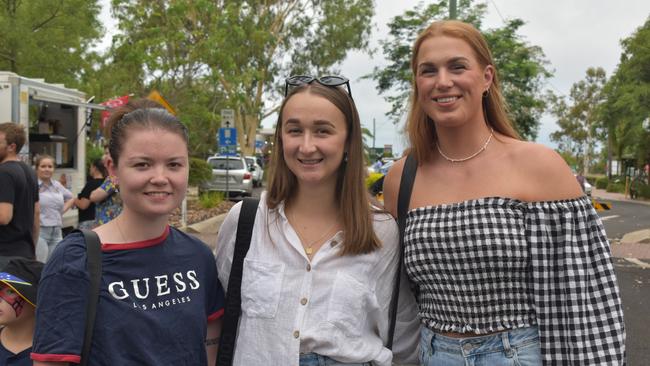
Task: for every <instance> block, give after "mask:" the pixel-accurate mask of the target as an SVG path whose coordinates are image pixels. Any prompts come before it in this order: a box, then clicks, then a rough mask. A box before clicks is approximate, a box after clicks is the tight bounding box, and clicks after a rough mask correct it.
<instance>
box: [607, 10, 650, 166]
mask: <svg viewBox="0 0 650 366" xmlns="http://www.w3.org/2000/svg"><path fill="white" fill-rule="evenodd" d="M621 44H622V46H623V53H622V54H621V61H620V63H619V65H618V67H617V69H616V71H615V72H614V74H613V75H612V77H611V78H610V79H609V81H608V83H607V85H606V86H605V91H604V94H605V98H606V101H605V103H603V106H602V109H601V115H602V120H603V123H602V129H603V130H604V131H605V133H606V134H607V140H608V147H609V151H610V153H609V160H610V161H611V159H612V156H615V157H616V158H617V159H619V160H620V159H622V158H623V157H627V156H632V157H634V158H635V159H636V166H637V167H639V168H641V167H643V166H644V165H645V164H648V163H650V126H648V125H649V124H650V47H648V45H650V18H648V19H647V20H646V22H645V23H644V24H643V25H642V26H641V27H639V28H638V29H637V30H636V31H635V32H634V34H632V35H631V36H630V37H628V38H626V39H624V40H623V41H621ZM644 124H645V125H644Z"/></svg>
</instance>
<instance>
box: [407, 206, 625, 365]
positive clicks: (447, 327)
mask: <svg viewBox="0 0 650 366" xmlns="http://www.w3.org/2000/svg"><path fill="white" fill-rule="evenodd" d="M404 242H405V266H406V270H407V273H408V275H409V278H410V280H411V281H412V283H413V285H414V287H415V292H416V296H417V298H418V303H419V306H420V317H421V318H422V321H423V322H424V324H425V325H426V326H427V327H429V328H431V329H433V330H435V331H442V332H458V333H474V334H486V333H491V332H495V331H500V330H506V329H514V328H520V327H526V326H531V325H537V326H538V327H539V332H540V343H541V347H542V356H543V360H544V364H553V365H555V364H558V365H560V364H561V365H566V364H570V365H601V364H602V365H605V364H606V365H612V364H616V365H618V364H623V363H624V353H625V345H624V340H625V331H624V327H623V312H622V308H621V302H620V298H619V293H618V287H617V284H616V277H615V274H614V267H613V265H612V262H611V254H610V249H609V243H608V241H607V237H606V235H605V231H604V229H603V226H602V223H601V221H600V219H599V217H598V215H597V214H596V211H595V210H594V209H593V207H592V206H591V202H590V200H589V198H587V197H581V198H576V199H571V200H562V201H547V202H523V201H519V200H516V199H511V198H499V197H490V198H481V199H475V200H469V201H464V202H460V203H454V204H446V205H439V206H426V207H420V208H416V209H413V210H411V211H409V213H408V216H407V226H406V232H405V241H404Z"/></svg>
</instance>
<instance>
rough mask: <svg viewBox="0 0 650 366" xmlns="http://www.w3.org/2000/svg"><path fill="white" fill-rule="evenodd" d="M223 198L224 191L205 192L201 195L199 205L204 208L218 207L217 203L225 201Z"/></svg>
mask: <svg viewBox="0 0 650 366" xmlns="http://www.w3.org/2000/svg"><path fill="white" fill-rule="evenodd" d="M223 199H224V194H223V192H204V193H201V194H200V195H199V206H201V207H202V208H213V207H217V205H219V204H220V203H221V202H223Z"/></svg>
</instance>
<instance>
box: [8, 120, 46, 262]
mask: <svg viewBox="0 0 650 366" xmlns="http://www.w3.org/2000/svg"><path fill="white" fill-rule="evenodd" d="M24 144H25V131H24V130H23V128H22V126H20V125H19V124H17V123H12V122H6V123H2V124H0V187H2V189H0V256H20V257H26V258H34V256H35V243H36V242H37V241H38V230H39V214H40V212H39V211H40V207H39V203H38V180H37V179H36V174H35V173H34V171H33V170H32V169H31V168H30V167H29V166H27V164H25V163H23V162H22V161H20V160H19V159H18V156H17V153H18V152H19V151H20V149H21V148H22V147H23V145H24Z"/></svg>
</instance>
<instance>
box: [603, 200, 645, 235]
mask: <svg viewBox="0 0 650 366" xmlns="http://www.w3.org/2000/svg"><path fill="white" fill-rule="evenodd" d="M609 202H611V203H612V208H611V209H610V210H607V211H600V212H598V214H599V215H600V218H601V219H602V220H603V225H604V226H605V231H606V232H607V237H608V238H610V239H620V238H622V237H623V235H625V234H627V233H629V232H632V231H637V230H643V229H650V205H647V204H643V203H636V202H627V201H609Z"/></svg>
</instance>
